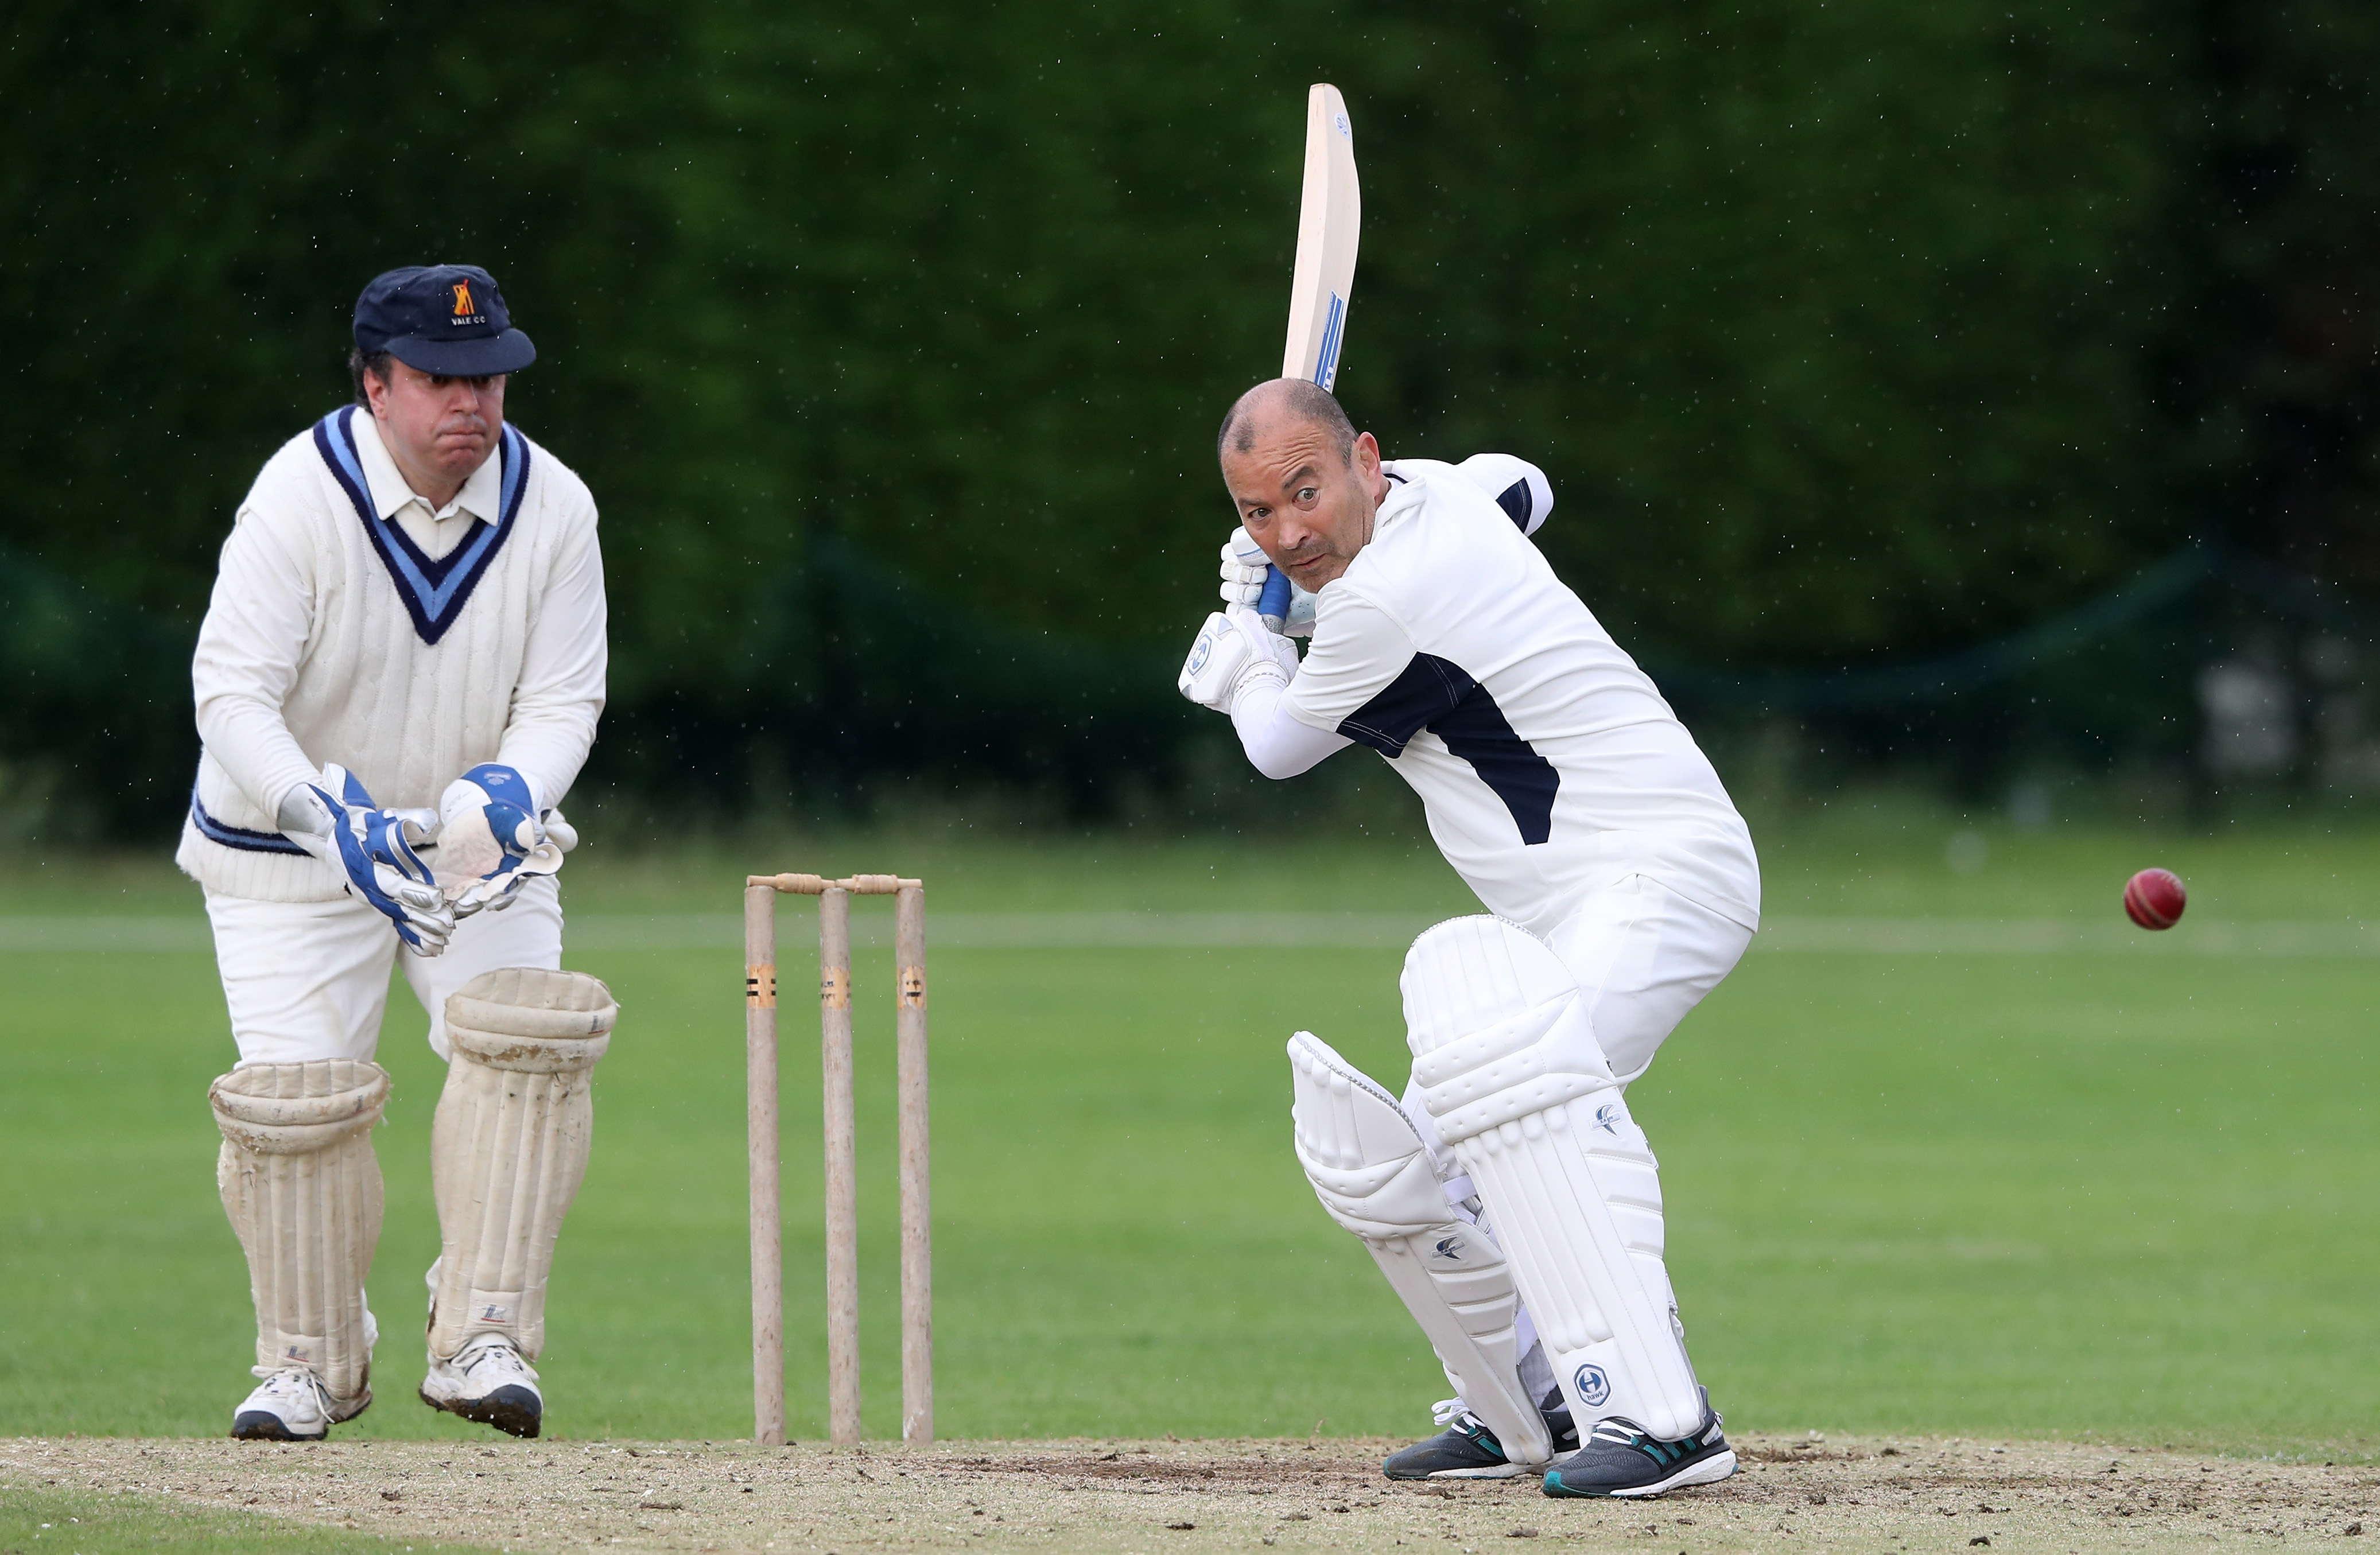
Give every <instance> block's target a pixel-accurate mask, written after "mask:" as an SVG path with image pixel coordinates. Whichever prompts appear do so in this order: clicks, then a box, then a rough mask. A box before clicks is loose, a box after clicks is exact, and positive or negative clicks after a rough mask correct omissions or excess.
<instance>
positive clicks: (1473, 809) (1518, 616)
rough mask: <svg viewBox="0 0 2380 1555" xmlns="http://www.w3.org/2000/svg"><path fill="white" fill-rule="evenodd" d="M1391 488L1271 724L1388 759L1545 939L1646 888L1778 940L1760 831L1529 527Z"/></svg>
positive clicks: (1463, 486) (1426, 479)
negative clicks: (1759, 854)
mask: <svg viewBox="0 0 2380 1555" xmlns="http://www.w3.org/2000/svg"><path fill="white" fill-rule="evenodd" d="M1516 463H1517V461H1516ZM1523 468H1527V467H1523ZM1390 469H1391V473H1392V475H1393V477H1394V479H1393V480H1392V483H1391V486H1390V492H1389V494H1388V498H1387V500H1386V501H1384V502H1383V503H1382V504H1380V509H1379V513H1378V519H1377V523H1376V527H1375V528H1374V529H1373V534H1372V540H1371V542H1370V543H1369V544H1367V545H1366V546H1365V547H1364V549H1363V550H1362V551H1361V552H1360V553H1357V555H1356V557H1355V560H1354V564H1353V565H1350V566H1349V567H1348V569H1347V571H1346V573H1345V574H1344V575H1343V576H1342V577H1339V578H1337V579H1335V580H1333V581H1332V582H1331V583H1330V584H1328V585H1326V586H1325V587H1324V588H1323V589H1322V590H1321V592H1320V594H1319V595H1318V599H1317V613H1316V618H1315V628H1314V637H1313V640H1312V643H1311V645H1310V646H1309V647H1308V649H1307V651H1306V654H1305V661H1304V662H1303V663H1302V664H1301V665H1300V666H1299V669H1298V672H1297V675H1296V677H1295V678H1294V679H1293V681H1291V683H1290V685H1289V687H1288V689H1287V690H1286V691H1285V692H1281V693H1280V699H1279V701H1278V703H1277V704H1276V706H1275V707H1274V709H1273V710H1272V715H1273V716H1274V717H1276V718H1278V717H1281V716H1286V717H1288V718H1290V719H1293V720H1295V721H1296V722H1297V723H1302V724H1304V725H1305V726H1306V727H1307V728H1309V729H1311V730H1314V731H1318V732H1320V733H1322V734H1325V735H1334V734H1335V735H1340V736H1343V737H1344V738H1347V739H1350V740H1354V741H1355V742H1357V743H1359V744H1363V745H1367V746H1369V747H1372V748H1373V749H1374V750H1377V751H1378V752H1379V753H1380V754H1381V755H1382V756H1384V757H1386V758H1387V759H1389V762H1390V765H1391V766H1393V767H1394V768H1395V769H1396V770H1397V771H1398V773H1399V774H1400V775H1401V776H1403V778H1404V780H1405V781H1406V782H1407V783H1409V784H1412V785H1413V788H1414V791H1415V793H1417V794H1418V795H1420V796H1421V800H1422V805H1423V808H1424V810H1425V811H1426V812H1427V816H1428V820H1429V830H1430V835H1431V836H1432V837H1433V838H1434V839H1435V840H1436V841H1437V843H1438V845H1439V851H1441V852H1442V853H1444V854H1445V856H1446V859H1447V862H1448V863H1450V864H1451V865H1453V866H1454V868H1455V869H1456V870H1457V871H1459V872H1460V873H1461V874H1462V876H1463V879H1464V880H1465V881H1468V882H1469V884H1470V886H1471V888H1472V890H1473V891H1475V892H1476V893H1478V896H1479V899H1480V901H1481V902H1482V903H1484V904H1486V905H1487V906H1488V909H1489V910H1490V911H1493V912H1496V913H1499V914H1500V915H1502V916H1503V917H1509V918H1511V919H1512V920H1513V921H1514V922H1516V923H1519V924H1521V925H1523V926H1524V927H1525V928H1527V929H1532V930H1534V931H1536V932H1538V933H1546V932H1548V931H1550V930H1551V929H1553V928H1554V927H1555V926H1556V925H1557V924H1559V923H1560V922H1561V921H1562V920H1563V919H1564V918H1565V917H1568V916H1569V915H1570V913H1571V911H1572V910H1573V907H1574V906H1575V905H1576V904H1577V902H1578V901H1579V899H1580V898H1581V897H1582V896H1583V895H1585V893H1588V892H1590V891H1594V890H1596V889H1597V888H1599V887H1601V886H1604V885H1608V884H1610V883H1612V882H1613V881H1619V880H1621V879H1623V878H1625V877H1626V876H1628V875H1632V874H1644V875H1649V876H1651V877H1652V878H1653V879H1655V880H1658V881H1660V882H1661V883H1662V884H1664V885H1666V886H1668V887H1670V889H1671V890H1673V891H1675V892H1677V893H1679V894H1680V895H1682V896H1685V897H1687V898H1689V899H1691V900H1693V901H1695V902H1699V903H1701V904H1702V905H1705V906H1706V907H1709V908H1711V909H1712V910H1713V911H1715V912H1718V913H1721V914H1723V915H1725V916H1726V917H1729V918H1730V919H1732V920H1734V921H1736V922H1738V923H1741V924H1743V926H1744V927H1745V928H1747V929H1756V928H1757V927H1759V921H1760V867H1759V862H1758V859H1757V858H1756V857H1755V855H1754V853H1753V848H1752V835H1751V832H1749V830H1748V829H1747V828H1746V827H1745V826H1744V823H1743V817H1742V816H1740V815H1738V814H1737V813H1736V809H1735V806H1734V804H1733V803H1732V802H1731V801H1730V799H1729V798H1728V796H1727V790H1726V789H1725V788H1724V787H1723V786H1721V784H1720V783H1719V780H1718V773H1717V772H1716V771H1713V770H1712V768H1711V764H1710V761H1709V759H1707V758H1706V757H1705V756H1704V755H1703V753H1702V750H1701V748H1700V747H1697V746H1696V745H1695V744H1694V736H1692V735H1689V734H1688V733H1687V732H1686V729H1685V726H1684V725H1683V724H1682V723H1679V722H1678V717H1677V714H1676V713H1674V712H1672V711H1670V705H1669V703H1667V702H1666V701H1664V700H1662V699H1661V694H1660V693H1659V692H1658V690H1656V689H1655V688H1654V686H1653V683H1652V681H1651V680H1650V679H1649V678H1647V677H1646V675H1645V672H1644V671H1642V670H1640V669H1638V668H1637V667H1636V664H1635V662H1634V661H1633V660H1632V659H1630V658H1629V657H1628V655H1627V654H1626V653H1623V652H1622V651H1621V650H1620V647H1619V645H1618V644H1616V643H1614V642H1613V641H1612V640H1611V636H1610V634H1609V633H1608V632H1606V631H1605V630H1604V629H1603V627H1602V626H1601V625H1600V624H1599V623H1597V620H1596V619H1595V616H1594V613H1592V612H1590V611H1589V610H1588V609H1587V608H1586V605H1585V602H1584V601H1581V600H1580V599H1579V597H1578V596H1577V595H1576V594H1574V593H1573V592H1572V591H1571V590H1570V589H1569V588H1567V587H1566V586H1564V584H1563V583H1562V581H1561V579H1560V578H1559V577H1555V576H1554V571H1553V568H1552V567H1551V566H1549V565H1548V564H1547V562H1546V559H1545V557H1544V556H1543V555H1541V554H1540V553H1538V551H1537V548H1536V546H1535V545H1533V544H1531V543H1530V541H1528V539H1527V537H1526V536H1525V535H1524V533H1523V530H1522V528H1521V527H1520V526H1521V524H1523V523H1524V522H1525V521H1526V517H1527V516H1526V515H1522V514H1516V513H1513V512H1512V510H1511V504H1505V505H1501V506H1500V505H1499V504H1498V502H1497V501H1495V500H1494V499H1493V498H1491V497H1490V496H1489V495H1488V493H1487V492H1484V491H1483V490H1482V489H1481V487H1480V486H1479V485H1477V484H1475V483H1474V481H1473V480H1468V479H1465V472H1464V471H1463V469H1461V468H1459V467H1454V466H1449V465H1439V464H1435V463H1433V462H1429V461H1423V460H1405V461H1402V462H1401V463H1399V464H1397V465H1395V466H1392V467H1390ZM1234 722H1235V723H1238V722H1241V721H1240V720H1239V719H1237V718H1236V717H1235V719H1234ZM1243 727H1244V729H1245V728H1246V727H1247V725H1246V724H1245V723H1243ZM1251 743H1253V742H1251Z"/></svg>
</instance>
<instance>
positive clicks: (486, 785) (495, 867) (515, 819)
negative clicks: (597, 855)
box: [438, 761, 577, 917]
mask: <svg viewBox="0 0 2380 1555" xmlns="http://www.w3.org/2000/svg"><path fill="white" fill-rule="evenodd" d="M438 822H439V829H438V875H439V881H440V884H441V886H442V887H443V891H444V893H445V896H446V899H447V900H448V901H449V902H452V903H453V904H454V905H455V917H470V916H471V915H472V914H473V913H476V912H478V911H479V910H480V908H482V907H485V908H488V909H490V910H492V911H497V912H501V911H503V910H504V908H506V907H508V906H511V905H512V901H513V893H516V892H517V891H518V890H520V888H521V886H522V884H523V883H524V882H525V881H528V879H529V878H530V877H531V876H533V875H550V874H552V873H553V872H554V871H555V870H556V869H561V868H562V851H563V848H564V847H565V846H567V845H568V844H572V843H575V842H577V834H576V833H575V832H571V831H570V828H569V826H568V825H567V824H566V823H565V822H564V821H563V820H562V819H561V817H560V815H559V814H558V813H557V814H555V816H554V824H553V827H552V828H551V829H549V828H548V827H547V825H546V824H545V821H544V820H543V819H542V818H540V815H539V813H538V808H537V796H535V795H534V794H532V793H531V792H530V791H529V786H528V779H527V778H525V777H523V776H521V774H520V772H519V771H518V770H517V769H516V768H512V767H507V766H504V765H503V764H501V763H499V762H495V761H483V762H481V763H480V765H478V766H476V767H474V768H472V769H471V770H470V771H468V772H465V773H464V774H463V775H462V776H461V777H458V778H456V779H455V781H454V782H453V783H450V784H447V785H446V792H445V793H444V794H443V795H441V796H439V799H438Z"/></svg>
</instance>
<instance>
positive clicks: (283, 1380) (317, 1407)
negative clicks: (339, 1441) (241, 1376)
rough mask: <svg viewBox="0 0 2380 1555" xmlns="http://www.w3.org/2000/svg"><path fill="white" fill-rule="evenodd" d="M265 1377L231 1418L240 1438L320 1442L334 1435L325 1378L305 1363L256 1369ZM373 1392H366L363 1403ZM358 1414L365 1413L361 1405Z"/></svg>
mask: <svg viewBox="0 0 2380 1555" xmlns="http://www.w3.org/2000/svg"><path fill="white" fill-rule="evenodd" d="M256 1375H257V1376H259V1377H261V1378H263V1379H264V1380H263V1381H262V1382H261V1383H259V1384H257V1387H256V1391H254V1392H252V1393H250V1394H249V1395H248V1397H247V1398H245V1399H243V1400H241V1401H240V1405H239V1408H238V1409H237V1410H236V1411H234V1412H233V1414H232V1417H231V1434H232V1435H233V1437H234V1438H236V1439H237V1440H241V1441H320V1440H322V1439H323V1438H324V1437H326V1436H328V1435H330V1434H331V1422H332V1420H333V1419H334V1417H335V1416H334V1415H333V1413H332V1409H331V1394H330V1391H329V1390H328V1389H326V1388H324V1387H323V1386H322V1379H321V1378H319V1377H317V1376H315V1375H314V1374H313V1372H311V1371H310V1370H309V1369H307V1368H306V1367H302V1366H292V1367H282V1368H281V1369H280V1370H278V1371H267V1370H265V1369H264V1368H263V1367H257V1368H256ZM370 1402H371V1395H370V1393H366V1394H365V1395H364V1403H370ZM353 1413H355V1414H358V1415H360V1414H361V1413H363V1405H362V1404H358V1405H357V1406H356V1409H355V1410H354V1412H353Z"/></svg>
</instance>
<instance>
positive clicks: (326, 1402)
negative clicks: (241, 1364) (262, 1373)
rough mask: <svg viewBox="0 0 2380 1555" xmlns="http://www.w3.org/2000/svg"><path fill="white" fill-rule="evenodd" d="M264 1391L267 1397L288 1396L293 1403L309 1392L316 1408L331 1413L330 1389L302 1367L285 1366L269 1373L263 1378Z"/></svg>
mask: <svg viewBox="0 0 2380 1555" xmlns="http://www.w3.org/2000/svg"><path fill="white" fill-rule="evenodd" d="M264 1392H265V1394H266V1396H268V1397H271V1398H275V1399H278V1398H288V1399H290V1400H291V1402H293V1403H295V1402H297V1399H298V1398H299V1397H300V1396H302V1395H309V1394H310V1395H311V1396H312V1399H313V1403H314V1407H315V1408H316V1409H317V1410H319V1411H321V1412H322V1414H323V1415H329V1414H330V1413H331V1390H330V1389H329V1388H327V1387H325V1386H323V1384H322V1379H321V1378H319V1377H317V1376H315V1375H314V1374H313V1373H312V1372H310V1371H308V1370H307V1369H305V1368H304V1367H284V1368H283V1369H281V1370H279V1371H276V1372H273V1373H271V1374H269V1375H268V1376H267V1377H266V1378H265V1379H264Z"/></svg>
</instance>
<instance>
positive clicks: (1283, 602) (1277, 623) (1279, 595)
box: [1257, 566, 1289, 632]
mask: <svg viewBox="0 0 2380 1555" xmlns="http://www.w3.org/2000/svg"><path fill="white" fill-rule="evenodd" d="M1257 616H1258V617H1259V618H1260V619H1262V620H1263V622H1264V624H1265V626H1267V627H1269V628H1270V629H1271V630H1273V631H1276V632H1278V631H1280V630H1281V624H1282V623H1283V622H1286V621H1287V620H1288V619H1289V574H1287V573H1285V572H1283V571H1281V569H1280V568H1279V567H1273V566H1269V567H1267V568H1265V581H1264V592H1262V593H1260V594H1258V595H1257Z"/></svg>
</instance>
